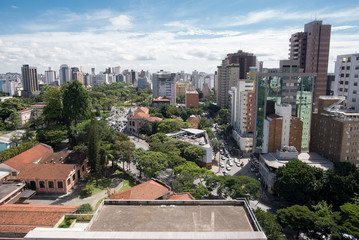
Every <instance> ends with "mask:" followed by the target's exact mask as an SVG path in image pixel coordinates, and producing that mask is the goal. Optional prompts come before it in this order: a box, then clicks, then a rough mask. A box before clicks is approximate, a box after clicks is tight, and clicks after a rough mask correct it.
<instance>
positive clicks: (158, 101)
mask: <svg viewBox="0 0 359 240" xmlns="http://www.w3.org/2000/svg"><path fill="white" fill-rule="evenodd" d="M164 104H168V105H170V104H171V101H170V100H169V99H167V98H163V97H158V98H155V99H153V100H152V107H161V106H162V105H164Z"/></svg>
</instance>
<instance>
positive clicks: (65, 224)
mask: <svg viewBox="0 0 359 240" xmlns="http://www.w3.org/2000/svg"><path fill="white" fill-rule="evenodd" d="M73 221H75V219H74V218H68V217H65V219H64V221H62V223H61V224H60V225H59V228H69V227H70V226H71V224H72V222H73Z"/></svg>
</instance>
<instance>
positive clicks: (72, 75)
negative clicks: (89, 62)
mask: <svg viewBox="0 0 359 240" xmlns="http://www.w3.org/2000/svg"><path fill="white" fill-rule="evenodd" d="M79 71H80V69H79V68H78V67H72V68H71V72H70V81H73V80H75V79H76V77H77V75H76V74H75V72H79Z"/></svg>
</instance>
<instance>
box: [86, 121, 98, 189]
mask: <svg viewBox="0 0 359 240" xmlns="http://www.w3.org/2000/svg"><path fill="white" fill-rule="evenodd" d="M88 160H89V166H90V170H91V171H90V173H91V176H92V177H93V178H96V186H97V185H98V176H99V167H100V163H99V139H98V130H97V120H96V118H95V116H93V117H92V119H91V124H90V132H89V142H88Z"/></svg>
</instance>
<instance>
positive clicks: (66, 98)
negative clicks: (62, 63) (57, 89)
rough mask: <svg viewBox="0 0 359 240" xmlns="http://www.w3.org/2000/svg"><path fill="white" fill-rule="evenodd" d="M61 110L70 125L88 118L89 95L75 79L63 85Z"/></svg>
mask: <svg viewBox="0 0 359 240" xmlns="http://www.w3.org/2000/svg"><path fill="white" fill-rule="evenodd" d="M63 109H64V115H65V116H66V117H67V119H68V121H69V122H70V123H72V122H74V123H75V124H76V123H77V121H78V120H80V119H87V118H88V116H89V110H90V99H89V94H88V92H87V91H86V89H85V88H84V87H83V86H82V84H81V83H80V82H79V81H78V80H77V79H75V80H73V81H72V82H69V83H67V84H66V85H63Z"/></svg>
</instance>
